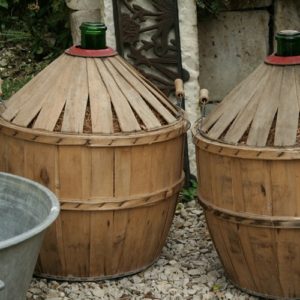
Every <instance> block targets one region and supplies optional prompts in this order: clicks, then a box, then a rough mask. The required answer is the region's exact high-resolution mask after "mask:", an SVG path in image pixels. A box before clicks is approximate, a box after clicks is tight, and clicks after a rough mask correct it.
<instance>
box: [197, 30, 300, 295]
mask: <svg viewBox="0 0 300 300" xmlns="http://www.w3.org/2000/svg"><path fill="white" fill-rule="evenodd" d="M276 39H277V42H278V50H277V53H276V54H275V55H271V56H269V57H267V58H266V60H265V63H263V64H261V65H260V66H259V67H258V68H257V69H256V70H255V71H254V72H253V73H252V74H251V75H250V76H249V77H248V78H246V79H245V80H244V81H242V82H241V83H240V84H239V85H238V86H237V87H236V88H234V89H233V90H232V91H231V92H230V93H229V94H228V95H227V96H226V97H225V99H224V100H223V101H222V102H221V104H220V105H218V106H217V107H216V109H215V110H214V111H213V112H212V113H211V114H209V116H208V117H207V118H206V119H204V120H202V122H199V123H198V124H196V125H195V127H194V128H193V135H194V143H195V145H196V150H197V165H198V179H199V189H198V194H199V200H200V202H201V204H202V206H203V207H204V208H205V214H206V219H207V223H208V227H209V231H210V233H211V236H212V239H213V241H214V244H215V246H216V249H217V251H218V254H219V256H220V259H221V261H222V263H223V265H224V268H225V270H226V272H227V274H228V277H229V278H230V279H231V281H232V282H233V283H234V284H236V285H237V286H238V287H240V288H242V289H244V290H246V291H248V292H250V293H253V294H256V295H262V296H266V297H271V298H278V299H287V298H291V299H299V298H300V284H299V282H300V134H299V131H300V128H299V112H300V56H299V55H300V33H299V32H296V31H283V32H280V33H279V34H277V36H276Z"/></svg>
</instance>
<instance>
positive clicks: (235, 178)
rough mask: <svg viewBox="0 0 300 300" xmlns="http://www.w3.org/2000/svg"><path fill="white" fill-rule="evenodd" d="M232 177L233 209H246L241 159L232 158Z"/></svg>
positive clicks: (238, 210)
mask: <svg viewBox="0 0 300 300" xmlns="http://www.w3.org/2000/svg"><path fill="white" fill-rule="evenodd" d="M230 163H231V177H232V196H233V210H234V211H236V212H243V211H245V201H244V194H243V181H242V172H241V164H243V162H242V161H241V160H240V159H239V158H236V159H231V162H230Z"/></svg>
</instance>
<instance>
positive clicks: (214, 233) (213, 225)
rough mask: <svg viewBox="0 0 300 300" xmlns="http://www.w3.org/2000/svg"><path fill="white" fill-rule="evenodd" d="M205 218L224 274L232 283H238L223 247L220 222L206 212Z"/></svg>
mask: <svg viewBox="0 0 300 300" xmlns="http://www.w3.org/2000/svg"><path fill="white" fill-rule="evenodd" d="M205 216H206V221H207V225H208V229H209V232H210V235H211V237H212V240H213V243H214V246H215V248H216V250H217V252H218V254H219V257H220V260H221V262H222V264H223V266H224V268H225V270H226V273H227V275H228V276H229V279H231V280H232V281H234V282H238V278H239V274H238V273H237V271H236V270H235V268H234V265H233V262H232V260H231V256H230V254H229V252H228V249H227V247H226V245H225V241H224V237H223V234H222V232H221V224H220V221H219V219H218V218H216V216H215V215H213V214H212V213H210V212H208V211H206V213H205Z"/></svg>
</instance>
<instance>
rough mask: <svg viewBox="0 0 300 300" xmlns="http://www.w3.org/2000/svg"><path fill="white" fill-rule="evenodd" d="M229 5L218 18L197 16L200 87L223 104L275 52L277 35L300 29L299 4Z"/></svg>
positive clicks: (260, 0)
mask: <svg viewBox="0 0 300 300" xmlns="http://www.w3.org/2000/svg"><path fill="white" fill-rule="evenodd" d="M227 2H229V5H228V9H227V10H224V11H222V12H221V13H219V14H218V15H217V16H216V17H213V16H204V15H201V14H200V13H199V14H198V32H199V53H200V54H199V63H200V76H199V84H200V85H201V87H205V88H208V89H209V91H210V96H211V100H212V101H221V100H222V99H223V98H224V96H225V95H226V94H227V93H228V92H229V91H230V90H231V89H232V88H233V87H234V86H236V85H237V84H238V83H239V82H240V81H241V80H243V79H244V78H245V77H247V76H248V75H249V74H250V73H251V72H252V71H253V70H254V69H255V68H256V67H257V66H258V65H259V64H260V63H261V62H262V61H263V59H264V58H265V56H266V55H268V54H270V53H272V52H273V51H274V45H275V41H274V33H276V32H277V31H280V30H283V29H296V30H300V1H297V0H273V1H271V0H247V1H238V0H231V1H227ZM275 46H276V45H275Z"/></svg>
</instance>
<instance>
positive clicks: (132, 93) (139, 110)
mask: <svg viewBox="0 0 300 300" xmlns="http://www.w3.org/2000/svg"><path fill="white" fill-rule="evenodd" d="M104 64H105V66H106V67H107V69H108V70H109V71H110V73H111V75H112V76H113V77H114V80H115V81H116V83H117V85H118V87H119V89H120V90H121V91H122V93H123V95H124V96H125V97H126V99H127V101H128V102H129V103H130V105H131V107H132V108H133V110H134V111H135V112H136V114H137V115H138V116H139V117H140V119H141V120H142V121H143V123H144V125H145V126H146V128H147V129H154V128H158V127H160V126H161V124H160V122H159V120H157V118H156V117H155V115H154V114H153V112H152V111H151V109H150V108H149V106H147V104H146V103H145V102H144V100H143V99H142V97H141V96H140V95H139V93H138V92H137V91H136V90H135V89H134V88H133V87H132V86H131V85H130V84H128V83H127V82H126V80H125V78H124V77H123V76H121V75H120V74H119V73H118V71H117V70H116V69H115V68H114V67H113V65H112V64H111V63H110V61H105V62H104Z"/></svg>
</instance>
